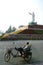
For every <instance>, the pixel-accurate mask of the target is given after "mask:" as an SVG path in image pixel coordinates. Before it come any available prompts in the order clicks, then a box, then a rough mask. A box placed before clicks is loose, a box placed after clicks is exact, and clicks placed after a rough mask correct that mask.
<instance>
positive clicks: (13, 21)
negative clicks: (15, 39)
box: [0, 0, 43, 32]
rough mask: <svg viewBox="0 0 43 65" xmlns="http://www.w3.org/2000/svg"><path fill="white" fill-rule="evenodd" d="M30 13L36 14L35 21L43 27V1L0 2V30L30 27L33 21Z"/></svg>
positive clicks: (1, 0) (17, 0)
mask: <svg viewBox="0 0 43 65" xmlns="http://www.w3.org/2000/svg"><path fill="white" fill-rule="evenodd" d="M29 12H31V13H32V12H34V13H35V21H36V22H37V23H38V24H42V25H43V0H0V30H2V31H4V32H5V31H6V30H7V29H8V28H9V26H10V25H11V26H15V27H16V28H17V27H18V26H20V25H28V23H29V22H30V21H32V16H31V15H29Z"/></svg>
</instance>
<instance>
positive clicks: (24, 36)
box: [3, 34, 43, 40]
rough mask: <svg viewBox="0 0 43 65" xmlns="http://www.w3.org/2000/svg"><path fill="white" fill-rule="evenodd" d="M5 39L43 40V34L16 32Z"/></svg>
mask: <svg viewBox="0 0 43 65" xmlns="http://www.w3.org/2000/svg"><path fill="white" fill-rule="evenodd" d="M3 39H5V40H17V39H20V40H21V39H26V40H27V39H28V40H29V39H30V40H43V34H16V35H13V34H12V35H10V36H8V37H7V38H3Z"/></svg>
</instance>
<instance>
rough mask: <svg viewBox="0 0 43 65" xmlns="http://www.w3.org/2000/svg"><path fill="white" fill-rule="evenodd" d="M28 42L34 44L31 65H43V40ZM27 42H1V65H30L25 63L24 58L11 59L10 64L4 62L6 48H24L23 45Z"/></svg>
mask: <svg viewBox="0 0 43 65" xmlns="http://www.w3.org/2000/svg"><path fill="white" fill-rule="evenodd" d="M27 41H29V43H30V44H32V64H30V65H43V40H39V41H38V40H37V41H34V40H33V41H32V40H31V41H30V40H27ZM27 41H22V40H21V41H6V42H5V41H0V65H29V64H28V63H26V62H24V61H23V59H22V58H13V57H11V60H10V61H9V62H5V61H4V54H5V51H6V48H10V47H14V46H17V47H19V46H23V44H25V43H26V42H27ZM14 43H16V44H14Z"/></svg>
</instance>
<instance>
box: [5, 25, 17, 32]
mask: <svg viewBox="0 0 43 65" xmlns="http://www.w3.org/2000/svg"><path fill="white" fill-rule="evenodd" d="M15 30H16V28H15V27H13V28H12V27H11V26H9V28H8V30H7V31H6V33H10V32H13V31H15Z"/></svg>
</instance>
